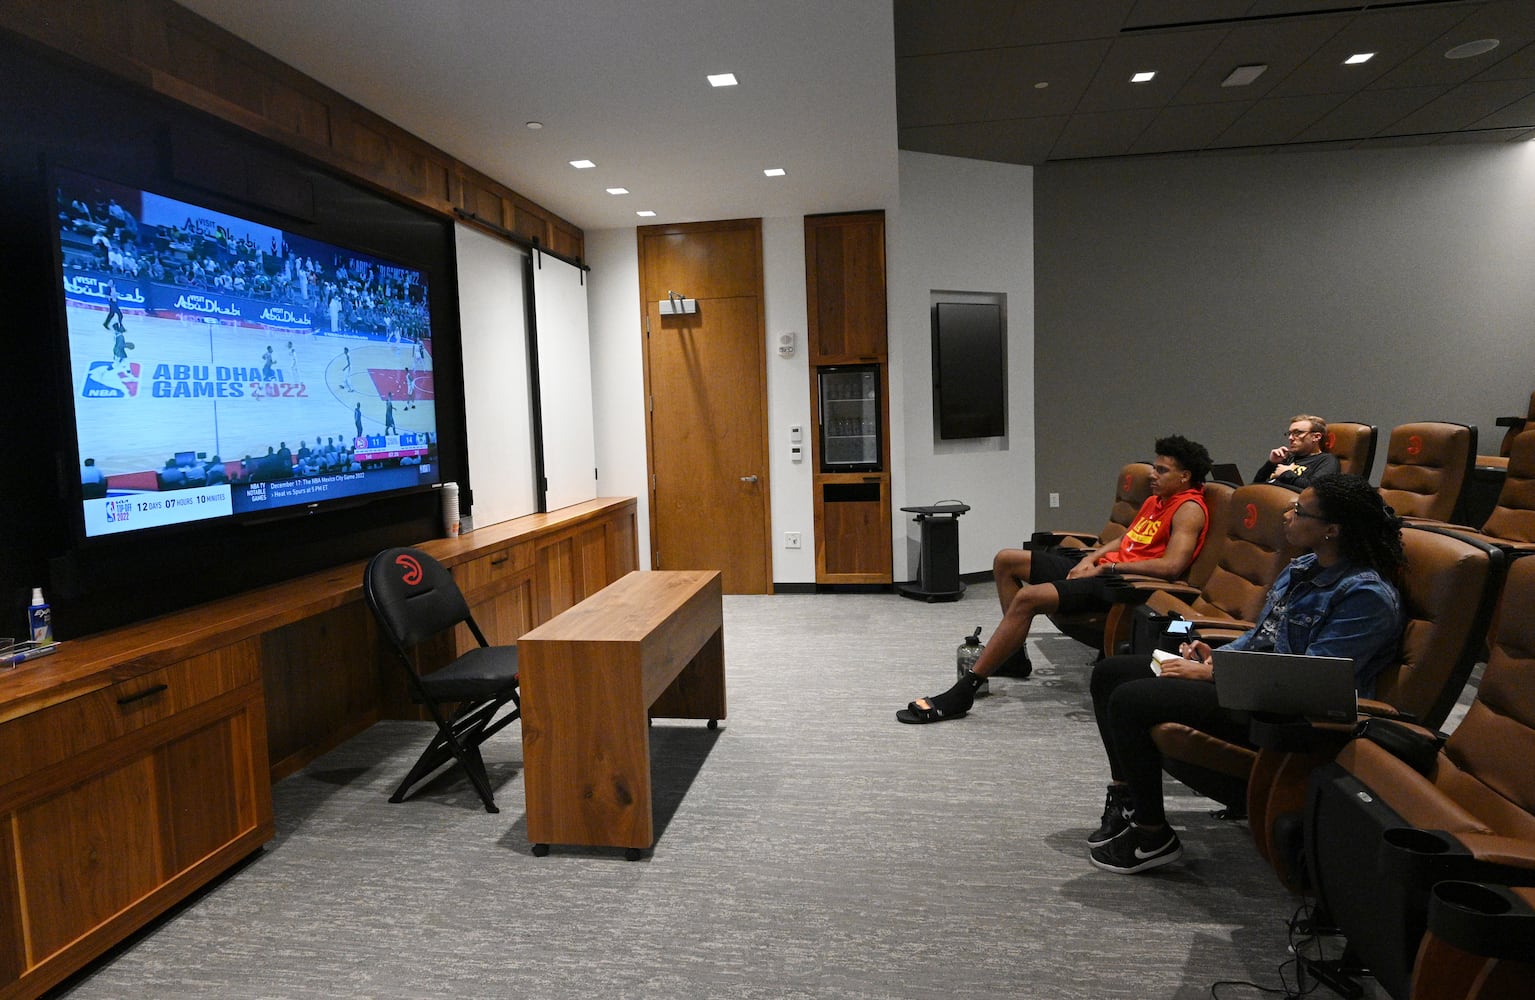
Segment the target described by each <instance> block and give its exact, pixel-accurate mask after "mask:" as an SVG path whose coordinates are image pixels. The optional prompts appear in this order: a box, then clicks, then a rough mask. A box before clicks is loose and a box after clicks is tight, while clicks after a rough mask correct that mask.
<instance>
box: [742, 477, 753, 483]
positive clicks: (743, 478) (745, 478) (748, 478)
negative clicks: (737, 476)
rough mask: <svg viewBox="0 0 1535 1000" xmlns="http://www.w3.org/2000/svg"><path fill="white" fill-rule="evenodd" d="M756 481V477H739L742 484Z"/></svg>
mask: <svg viewBox="0 0 1535 1000" xmlns="http://www.w3.org/2000/svg"><path fill="white" fill-rule="evenodd" d="M756 481H757V477H756V476H742V477H741V482H743V483H755V482H756Z"/></svg>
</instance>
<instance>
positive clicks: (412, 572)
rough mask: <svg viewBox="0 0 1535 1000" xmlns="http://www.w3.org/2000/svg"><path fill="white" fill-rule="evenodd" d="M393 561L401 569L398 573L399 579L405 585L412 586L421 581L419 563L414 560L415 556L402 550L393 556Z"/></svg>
mask: <svg viewBox="0 0 1535 1000" xmlns="http://www.w3.org/2000/svg"><path fill="white" fill-rule="evenodd" d="M394 562H395V565H396V566H399V567H400V568H401V570H403V572H402V573H401V574H400V581H401V582H402V583H404V584H405V585H406V586H407V587H414V586H415V585H416V584H418V583H420V582H421V576H422V573H421V563H419V562H418V561H417V560H416V557H415V556H413V555H411V554H410V553H408V552H402V553H400V554H399V555H397V556H395V557H394Z"/></svg>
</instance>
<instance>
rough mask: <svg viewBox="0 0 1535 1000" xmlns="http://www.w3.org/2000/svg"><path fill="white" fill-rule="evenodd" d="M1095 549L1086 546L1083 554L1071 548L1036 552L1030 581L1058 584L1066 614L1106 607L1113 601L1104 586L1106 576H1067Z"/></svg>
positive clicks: (1056, 589) (1032, 582)
mask: <svg viewBox="0 0 1535 1000" xmlns="http://www.w3.org/2000/svg"><path fill="white" fill-rule="evenodd" d="M1091 551H1092V550H1091V549H1083V550H1082V552H1081V554H1080V555H1077V554H1073V553H1072V552H1071V551H1070V550H1066V551H1064V552H1063V551H1061V550H1060V549H1051V550H1048V551H1044V552H1036V553H1034V554H1033V556H1032V558H1031V559H1030V560H1029V583H1031V584H1039V583H1048V584H1051V585H1052V586H1054V587H1055V593H1056V597H1057V599H1058V600H1059V601H1060V607H1059V608H1058V609H1057V610H1059V611H1061V612H1062V613H1065V614H1069V615H1071V614H1079V613H1081V612H1084V611H1104V610H1107V609H1108V607H1109V606H1110V605H1111V604H1113V602H1112V601H1110V600H1109V597H1108V594H1107V592H1106V591H1105V589H1104V582H1103V581H1104V578H1103V575H1102V574H1100V575H1098V576H1085V577H1082V578H1080V579H1076V580H1068V579H1066V574H1067V573H1070V572H1071V571H1072V569H1073V568H1075V567H1076V565H1077V563H1079V562H1081V561H1082V557H1083V556H1085V555H1087V554H1088V553H1089V552H1091Z"/></svg>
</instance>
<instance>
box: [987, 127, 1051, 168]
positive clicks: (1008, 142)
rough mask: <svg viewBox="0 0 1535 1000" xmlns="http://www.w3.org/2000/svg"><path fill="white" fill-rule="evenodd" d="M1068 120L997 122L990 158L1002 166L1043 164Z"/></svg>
mask: <svg viewBox="0 0 1535 1000" xmlns="http://www.w3.org/2000/svg"><path fill="white" fill-rule="evenodd" d="M1068 120H1069V119H1068V118H1067V117H1066V116H1065V115H1060V116H1057V117H1054V118H1024V119H1019V120H1018V121H1010V122H997V123H995V131H996V136H995V139H996V142H995V145H993V146H992V148H991V157H992V159H994V160H999V161H1001V162H1003V163H1029V164H1039V163H1044V162H1045V160H1046V159H1047V158H1048V157H1049V156H1050V150H1051V149H1052V148H1053V147H1054V146H1055V142H1056V140H1057V139H1059V138H1060V135H1061V132H1062V131H1063V130H1064V129H1065V128H1066V122H1067V121H1068Z"/></svg>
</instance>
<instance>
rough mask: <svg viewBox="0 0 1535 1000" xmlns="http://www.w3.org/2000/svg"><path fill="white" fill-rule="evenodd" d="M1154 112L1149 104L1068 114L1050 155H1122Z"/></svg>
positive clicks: (1054, 156) (1058, 158)
mask: <svg viewBox="0 0 1535 1000" xmlns="http://www.w3.org/2000/svg"><path fill="white" fill-rule="evenodd" d="M1156 115H1157V113H1156V111H1155V110H1154V109H1152V108H1140V109H1133V110H1124V111H1103V112H1099V113H1097V114H1089V115H1080V114H1079V115H1072V116H1071V119H1070V120H1069V121H1068V122H1067V123H1066V127H1065V128H1064V129H1062V130H1061V135H1060V138H1058V139H1057V140H1056V141H1055V146H1054V147H1053V148H1052V149H1051V150H1050V158H1051V159H1053V160H1067V159H1076V158H1079V157H1085V156H1123V155H1125V154H1126V153H1128V152H1129V151H1130V147H1131V146H1133V145H1134V144H1135V140H1136V139H1137V138H1139V137H1140V134H1141V133H1142V132H1144V131H1145V130H1146V126H1148V125H1150V124H1151V121H1152V119H1153V118H1155V117H1156Z"/></svg>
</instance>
